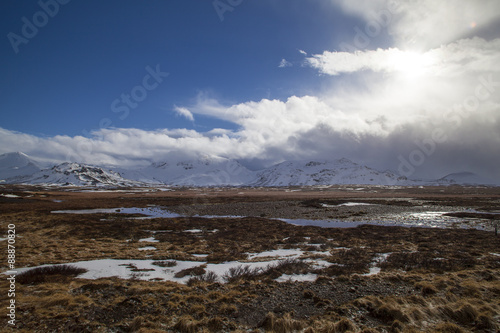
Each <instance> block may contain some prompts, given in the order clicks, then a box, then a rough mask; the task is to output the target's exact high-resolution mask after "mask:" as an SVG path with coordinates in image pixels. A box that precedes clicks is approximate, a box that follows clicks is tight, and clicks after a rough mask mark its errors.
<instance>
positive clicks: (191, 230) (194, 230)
mask: <svg viewBox="0 0 500 333" xmlns="http://www.w3.org/2000/svg"><path fill="white" fill-rule="evenodd" d="M184 232H191V233H193V234H196V233H199V232H203V230H201V229H189V230H184Z"/></svg>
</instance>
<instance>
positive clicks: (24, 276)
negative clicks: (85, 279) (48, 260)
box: [16, 265, 87, 284]
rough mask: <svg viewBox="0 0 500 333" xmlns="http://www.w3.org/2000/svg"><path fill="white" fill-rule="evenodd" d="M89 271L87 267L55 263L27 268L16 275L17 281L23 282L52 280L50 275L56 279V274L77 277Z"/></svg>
mask: <svg viewBox="0 0 500 333" xmlns="http://www.w3.org/2000/svg"><path fill="white" fill-rule="evenodd" d="M85 272H87V270H86V269H85V268H79V267H75V266H73V265H53V266H42V267H37V268H33V269H30V270H27V271H25V272H23V273H20V274H18V275H17V276H16V281H17V282H19V283H21V284H30V283H43V282H50V281H49V277H50V276H52V277H53V279H55V277H56V276H71V277H75V276H78V275H80V274H83V273H85Z"/></svg>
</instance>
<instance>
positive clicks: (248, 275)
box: [222, 265, 262, 283]
mask: <svg viewBox="0 0 500 333" xmlns="http://www.w3.org/2000/svg"><path fill="white" fill-rule="evenodd" d="M261 272H262V269H261V268H251V267H250V266H248V265H246V266H242V265H239V266H237V267H231V268H230V269H229V270H228V271H227V272H226V273H224V275H223V276H222V279H223V280H224V281H226V282H229V283H231V282H236V281H238V280H251V279H254V278H255V277H257V276H258V275H259V274H260V273H261Z"/></svg>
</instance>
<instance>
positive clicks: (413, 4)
mask: <svg viewBox="0 0 500 333" xmlns="http://www.w3.org/2000/svg"><path fill="white" fill-rule="evenodd" d="M332 3H334V4H336V5H338V6H340V7H341V8H342V9H343V10H344V11H345V12H346V13H349V14H353V15H357V16H360V17H362V18H363V19H364V20H365V21H366V24H367V25H366V26H362V27H359V28H361V31H364V32H366V28H368V29H370V25H372V26H373V27H376V26H377V25H378V27H379V28H388V29H389V32H390V33H391V34H392V36H393V38H394V40H395V46H396V47H398V48H401V49H405V50H406V49H413V50H416V51H423V50H427V49H429V48H436V47H439V46H440V45H441V44H447V43H450V42H453V41H455V40H457V39H459V38H461V37H463V36H465V35H467V34H469V33H470V32H471V26H475V29H478V28H482V27H485V26H487V25H488V24H490V23H491V22H493V21H494V20H496V19H498V18H499V17H500V2H499V1H497V0H478V1H461V0H443V1H434V0H418V1H415V0H400V1H395V0H332ZM374 31H376V30H374ZM368 36H369V34H368Z"/></svg>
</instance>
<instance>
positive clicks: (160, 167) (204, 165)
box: [119, 156, 255, 186]
mask: <svg viewBox="0 0 500 333" xmlns="http://www.w3.org/2000/svg"><path fill="white" fill-rule="evenodd" d="M119 172H120V174H121V175H122V176H123V177H126V178H129V179H134V180H137V181H141V182H148V183H157V184H158V183H159V184H167V185H191V186H218V185H233V186H238V185H245V184H248V183H249V182H251V181H252V180H253V179H254V177H255V173H254V172H253V171H250V170H248V169H247V168H245V167H244V166H243V165H241V164H240V163H239V162H238V161H235V160H230V159H227V158H222V157H214V156H204V157H201V158H199V159H192V160H187V161H167V162H156V163H153V164H151V165H150V166H148V167H146V168H142V169H139V170H129V171H127V170H120V171H119Z"/></svg>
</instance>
